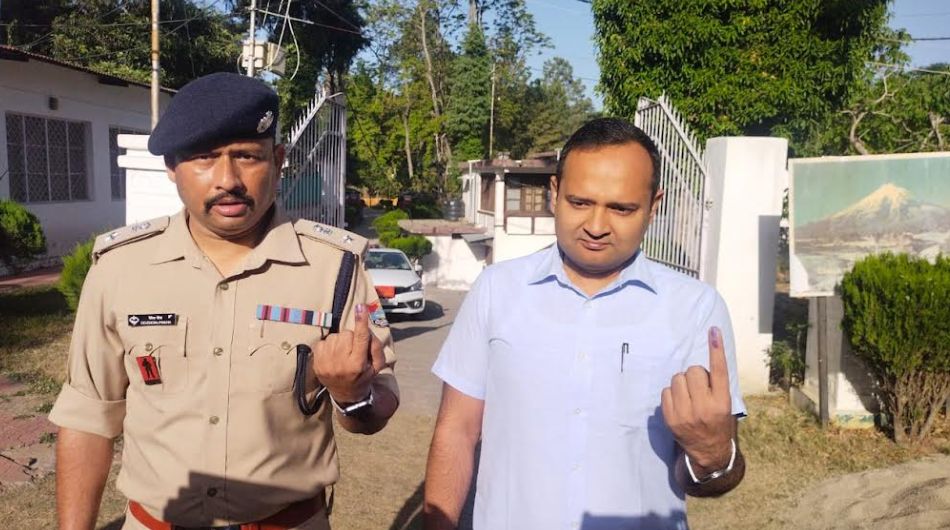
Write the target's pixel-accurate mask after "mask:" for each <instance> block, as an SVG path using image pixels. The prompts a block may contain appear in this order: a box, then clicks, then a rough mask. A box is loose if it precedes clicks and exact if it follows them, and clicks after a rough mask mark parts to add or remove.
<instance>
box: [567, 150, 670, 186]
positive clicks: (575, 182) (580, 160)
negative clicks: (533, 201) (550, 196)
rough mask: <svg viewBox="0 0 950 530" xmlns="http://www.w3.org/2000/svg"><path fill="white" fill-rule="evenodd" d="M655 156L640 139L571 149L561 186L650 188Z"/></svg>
mask: <svg viewBox="0 0 950 530" xmlns="http://www.w3.org/2000/svg"><path fill="white" fill-rule="evenodd" d="M652 180H653V160H652V159H651V158H650V154H649V153H648V152H647V150H646V149H645V148H644V147H643V146H641V145H640V144H638V143H635V142H628V143H625V144H618V145H605V146H597V147H591V148H585V149H578V150H573V151H571V152H570V153H569V154H568V156H567V159H566V160H565V161H564V168H563V170H562V174H561V187H562V188H570V189H592V190H605V191H606V190H610V191H614V192H616V191H619V190H620V189H623V190H630V189H636V190H639V189H640V188H644V187H645V188H646V189H650V185H651V183H652Z"/></svg>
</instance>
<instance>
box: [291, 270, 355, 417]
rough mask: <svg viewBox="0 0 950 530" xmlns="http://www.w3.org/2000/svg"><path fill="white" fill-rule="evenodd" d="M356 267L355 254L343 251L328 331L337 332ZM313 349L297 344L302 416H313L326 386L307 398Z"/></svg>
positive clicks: (296, 377) (296, 382) (296, 381)
mask: <svg viewBox="0 0 950 530" xmlns="http://www.w3.org/2000/svg"><path fill="white" fill-rule="evenodd" d="M355 269H356V254H353V253H352V252H344V253H343V260H342V261H341V262H340V271H339V273H338V274H337V277H336V286H335V287H334V289H333V320H332V322H331V324H330V333H339V331H340V324H341V322H342V321H343V309H344V308H345V307H346V300H347V299H348V298H349V297H350V285H351V284H352V282H353V272H354V270H355ZM312 354H313V350H312V349H310V346H307V345H306V344H298V345H297V370H296V371H295V373H294V398H295V399H296V400H297V408H299V409H300V412H302V413H303V415H304V416H307V417H309V416H313V415H314V414H316V413H317V411H318V410H319V409H320V404H321V402H322V399H323V395H324V394H326V392H327V387H325V386H323V385H319V387H320V390H319V391H317V395H316V396H314V397H313V400H311V401H308V400H307V370H310V366H311V362H310V357H311V355H312Z"/></svg>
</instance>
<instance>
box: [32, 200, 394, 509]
mask: <svg viewBox="0 0 950 530" xmlns="http://www.w3.org/2000/svg"><path fill="white" fill-rule="evenodd" d="M365 248H366V240H365V239H363V238H361V237H359V236H357V235H354V234H350V233H349V232H345V231H343V230H339V229H336V228H331V227H327V226H324V225H320V224H318V223H314V222H311V221H304V220H301V221H297V222H296V223H292V222H290V221H288V220H286V218H284V217H283V216H282V214H281V213H280V211H277V212H276V213H275V215H274V216H273V219H272V221H271V223H270V226H269V228H268V231H267V233H266V235H265V236H264V238H263V240H262V241H261V242H260V244H259V245H258V246H257V247H255V248H254V249H253V250H252V251H251V252H250V254H249V255H248V257H247V259H246V262H245V264H244V266H243V270H240V271H238V272H237V273H235V274H234V275H232V276H230V277H227V278H224V277H222V276H221V274H220V273H219V272H218V270H217V269H216V268H215V266H214V265H213V264H212V262H211V261H210V260H208V259H207V258H206V257H205V256H204V255H203V254H202V252H201V251H200V250H199V249H198V247H197V245H196V244H195V242H194V240H193V239H192V237H191V234H190V232H189V231H188V227H187V220H186V215H185V213H184V212H182V213H179V214H177V215H175V216H172V217H171V218H168V217H165V218H160V219H157V220H153V221H150V222H146V223H141V224H138V225H134V226H130V227H126V228H123V229H120V230H117V231H115V232H112V233H111V234H106V235H104V236H100V238H99V240H98V241H97V244H96V250H94V256H95V258H96V263H95V264H94V265H93V266H92V268H91V269H90V271H89V274H88V276H87V277H86V282H85V284H84V286H83V290H82V297H81V299H80V303H79V309H78V312H77V314H76V322H75V327H74V330H73V335H72V344H71V346H70V352H69V362H68V375H67V379H66V384H65V385H64V386H63V389H62V392H61V393H60V395H59V398H58V399H57V401H56V404H55V406H54V407H53V410H52V412H51V413H50V420H51V421H53V422H54V423H56V424H57V425H59V426H61V427H67V428H71V429H75V430H79V431H84V432H89V433H95V434H98V435H101V436H104V437H107V438H114V437H116V436H118V435H119V434H120V433H124V435H125V436H124V450H123V454H122V470H121V473H120V475H119V480H118V486H119V488H120V489H121V490H122V492H123V493H125V495H126V496H127V497H128V498H129V499H131V500H134V501H137V502H139V503H140V504H142V505H143V506H144V507H145V508H146V510H148V511H149V512H150V513H152V514H153V515H154V516H155V517H157V518H159V519H163V520H166V521H169V522H172V523H175V524H178V525H182V526H204V525H225V524H232V523H240V522H247V521H255V520H259V519H262V518H264V517H266V516H268V515H271V514H273V513H275V512H277V511H279V510H281V509H283V508H284V507H285V506H287V505H288V504H290V503H292V502H295V501H299V500H302V499H306V498H309V497H313V496H314V495H315V494H317V493H318V492H319V491H321V490H322V489H324V488H325V487H326V486H329V485H331V484H333V483H334V482H336V480H337V479H338V477H339V467H338V462H337V455H336V445H335V443H334V439H333V427H332V422H331V417H332V409H333V405H332V404H331V403H330V401H329V399H324V400H323V404H322V406H321V408H320V410H319V411H318V412H317V413H316V414H315V415H313V416H311V417H309V418H308V417H305V416H304V415H303V414H302V413H301V412H300V410H299V409H298V407H297V403H296V401H295V399H294V393H293V391H292V388H293V381H294V372H295V367H296V364H297V356H296V345H297V344H308V345H311V346H312V347H314V346H315V345H316V343H318V342H319V341H320V340H321V338H322V337H323V336H325V335H326V334H327V333H328V330H327V329H325V328H323V327H320V326H317V325H307V324H294V323H289V322H283V321H273V320H261V319H259V318H258V308H259V306H261V305H270V306H279V307H282V308H289V309H300V310H312V311H319V312H325V313H330V312H331V310H332V302H333V291H334V285H335V283H336V278H337V272H338V269H339V265H340V261H341V258H342V255H343V249H347V250H350V251H353V252H355V253H356V254H357V255H358V256H362V253H363V251H364V250H365ZM356 269H357V274H356V276H357V279H356V281H355V284H354V285H353V286H352V288H351V290H350V299H349V301H348V303H347V305H346V309H345V311H344V314H343V315H344V316H343V325H342V326H341V329H352V328H353V323H354V319H355V304H356V303H366V304H369V305H370V310H371V311H372V310H373V309H374V307H375V306H374V305H373V304H374V303H375V304H378V298H377V295H376V293H375V289H374V288H373V285H372V283H371V280H370V278H369V276H368V275H367V274H366V272H365V271H364V270H363V267H362V263H361V260H359V261H358V262H357V267H356ZM149 317H151V319H153V321H152V322H150V323H153V324H154V320H158V321H162V322H163V323H164V324H169V322H170V321H171V320H174V321H175V322H174V324H173V325H145V323H144V322H143V321H147V320H149ZM380 317H381V313H377V314H376V315H374V318H373V317H371V321H370V329H371V330H372V332H373V333H374V334H375V335H376V336H377V337H378V338H379V339H380V340H381V341H382V342H383V344H384V350H385V354H386V359H387V361H388V363H389V367H388V368H386V369H384V370H383V371H382V372H381V373H380V376H379V377H380V380H381V381H382V382H383V383H384V384H386V385H387V386H388V387H389V388H390V389H392V390H393V391H394V392H396V393H397V396H398V389H397V386H396V380H395V377H394V375H393V372H392V366H393V364H394V363H395V356H394V352H393V345H392V337H391V335H390V333H389V329H388V327H387V326H388V324H386V322H385V319H384V317H383V318H380ZM317 320H318V321H319V319H317ZM140 358H146V359H147V360H148V361H149V362H147V363H146V366H142V364H141V363H142V361H143V360H145V359H140ZM152 361H154V364H157V371H158V374H157V375H158V377H160V379H161V382H160V383H158V384H150V385H149V384H146V379H147V377H146V373H145V371H146V369H147V368H151V369H152V370H156V367H155V366H151V365H150V363H151V362H152ZM307 374H308V381H307V389H308V392H309V394H308V395H309V396H311V397H312V396H313V392H314V391H315V390H314V389H315V388H316V387H317V382H316V380H315V377H314V374H313V371H312V369H308V370H307ZM152 375H155V374H154V373H153V374H152Z"/></svg>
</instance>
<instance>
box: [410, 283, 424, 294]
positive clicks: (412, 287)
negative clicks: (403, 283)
mask: <svg viewBox="0 0 950 530" xmlns="http://www.w3.org/2000/svg"><path fill="white" fill-rule="evenodd" d="M421 290H422V280H419V281H417V282H416V283H414V284H412V285H410V286H409V291H410V292H412V291H421Z"/></svg>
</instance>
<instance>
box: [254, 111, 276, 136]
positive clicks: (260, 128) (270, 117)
mask: <svg viewBox="0 0 950 530" xmlns="http://www.w3.org/2000/svg"><path fill="white" fill-rule="evenodd" d="M272 123H274V113H273V111H267V112H265V113H264V116H262V117H261V121H259V122H257V133H258V134H261V133H263V132H264V131H266V130H267V129H268V128H269V127H270V124H272Z"/></svg>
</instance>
